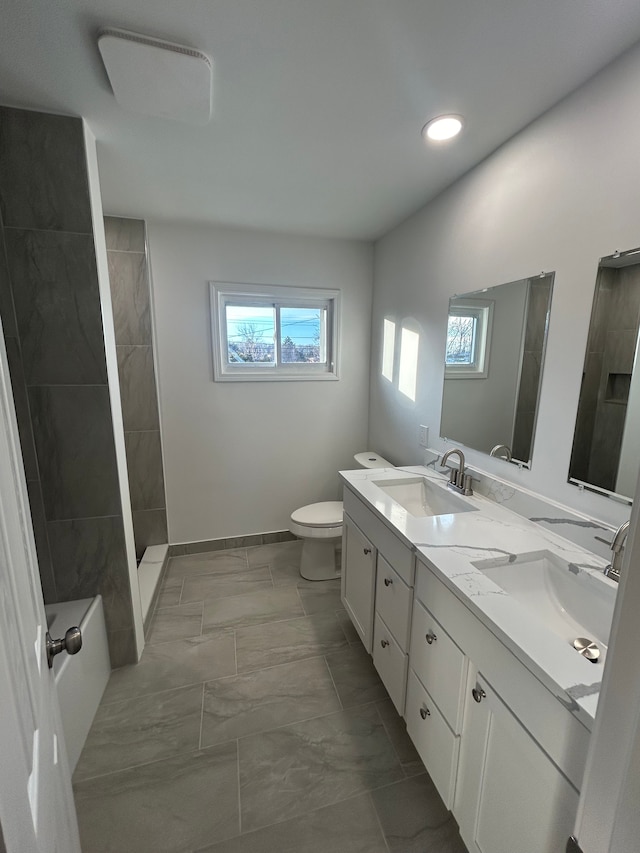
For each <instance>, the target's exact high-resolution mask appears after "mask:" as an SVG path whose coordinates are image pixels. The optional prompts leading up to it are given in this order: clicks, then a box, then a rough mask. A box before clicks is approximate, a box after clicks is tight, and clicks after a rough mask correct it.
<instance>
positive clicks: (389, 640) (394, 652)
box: [373, 613, 409, 716]
mask: <svg viewBox="0 0 640 853" xmlns="http://www.w3.org/2000/svg"><path fill="white" fill-rule="evenodd" d="M408 660H409V658H408V656H407V655H406V654H405V653H404V652H403V650H402V649H401V648H400V646H399V645H398V643H397V642H396V640H395V638H394V636H393V634H392V633H391V631H390V630H389V629H388V628H387V626H386V625H385V624H384V622H383V621H382V619H381V618H380V616H379V615H378V614H377V613H376V621H375V628H374V632H373V662H374V664H375V667H376V669H377V670H378V674H379V675H380V678H381V679H382V683H383V684H384V686H385V687H386V688H387V693H388V694H389V696H390V697H391V701H392V702H393V704H394V705H395V706H396V710H397V712H398V713H399V714H400V716H402V715H403V714H404V698H405V691H406V687H407V664H408Z"/></svg>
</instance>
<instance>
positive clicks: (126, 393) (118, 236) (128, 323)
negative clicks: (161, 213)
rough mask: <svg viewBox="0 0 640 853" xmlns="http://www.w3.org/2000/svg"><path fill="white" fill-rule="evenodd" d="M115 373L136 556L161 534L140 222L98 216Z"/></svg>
mask: <svg viewBox="0 0 640 853" xmlns="http://www.w3.org/2000/svg"><path fill="white" fill-rule="evenodd" d="M104 225H105V234H106V238H107V257H108V260H109V281H110V283H111V297H112V301H113V319H114V325H115V334H116V352H117V354H118V372H119V375H120V396H121V398H122V419H123V422H124V438H125V446H126V452H127V468H128V470H129V491H130V493H131V509H132V511H133V530H134V536H135V542H136V556H137V558H138V559H140V558H141V557H142V555H143V554H144V550H145V548H146V547H147V546H148V545H163V544H164V543H165V542H167V541H168V539H167V511H166V501H165V494H164V473H163V467H162V443H161V440H160V419H159V415H158V395H157V391H156V378H155V370H154V364H153V338H152V334H153V333H152V324H151V297H150V288H149V273H148V264H147V256H146V240H145V226H144V222H143V221H141V220H139V219H123V218H119V217H115V216H107V217H105V220H104Z"/></svg>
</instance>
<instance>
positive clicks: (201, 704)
mask: <svg viewBox="0 0 640 853" xmlns="http://www.w3.org/2000/svg"><path fill="white" fill-rule="evenodd" d="M204 694H205V682H204V681H203V682H202V702H201V703H200V736H199V737H198V749H202V726H203V725H204Z"/></svg>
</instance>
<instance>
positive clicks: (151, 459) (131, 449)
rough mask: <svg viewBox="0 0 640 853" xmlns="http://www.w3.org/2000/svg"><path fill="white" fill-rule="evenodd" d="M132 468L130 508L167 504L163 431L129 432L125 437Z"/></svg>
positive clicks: (161, 506)
mask: <svg viewBox="0 0 640 853" xmlns="http://www.w3.org/2000/svg"><path fill="white" fill-rule="evenodd" d="M124 443H125V448H126V453H127V467H128V469H129V491H130V494H131V509H132V510H133V511H134V512H135V511H136V510H140V509H162V508H163V507H164V505H165V497H164V477H163V473H162V447H161V444H160V433H159V432H158V431H157V430H156V431H154V432H127V433H125V436H124Z"/></svg>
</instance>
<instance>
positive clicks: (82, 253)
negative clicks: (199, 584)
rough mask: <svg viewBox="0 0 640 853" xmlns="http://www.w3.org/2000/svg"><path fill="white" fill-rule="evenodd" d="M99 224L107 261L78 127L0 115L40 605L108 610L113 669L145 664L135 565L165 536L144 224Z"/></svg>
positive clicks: (0, 218)
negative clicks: (141, 651) (76, 605)
mask: <svg viewBox="0 0 640 853" xmlns="http://www.w3.org/2000/svg"><path fill="white" fill-rule="evenodd" d="M104 224H105V231H106V238H107V245H106V246H105V237H104V234H105V232H104V231H103V229H102V211H101V208H100V200H99V187H98V184H97V166H96V162H95V143H94V141H93V139H92V137H91V136H90V133H89V132H88V131H87V129H86V127H85V125H84V123H83V122H82V120H81V119H78V118H71V117H67V116H57V115H50V114H44V113H38V112H32V111H28V110H22V109H14V108H9V107H0V318H1V320H2V329H3V333H4V341H5V346H6V350H7V356H8V362H9V369H10V376H11V384H12V390H13V396H14V401H15V408H16V415H17V421H18V430H19V434H20V443H21V450H22V457H23V462H24V470H25V477H26V481H27V487H28V493H29V502H30V509H31V516H32V521H33V530H34V537H35V543H36V550H37V554H38V563H39V568H40V578H41V584H42V592H43V596H44V600H45V605H47V607H48V610H49V612H52V613H53V612H59V611H60V609H61V608H60V605H61V604H63V603H66V602H71V601H86V602H87V606H86V608H85V609H86V611H87V613H88V612H89V611H90V610H95V609H96V607H95V606H94V607H93V608H92V607H91V603H92V601H93V600H95V599H96V597H98V596H99V602H100V605H101V606H100V608H99V609H100V610H101V611H102V612H103V618H104V624H105V627H106V642H107V643H108V655H107V654H106V649H105V656H104V658H103V659H104V660H106V662H107V663H106V666H107V668H108V664H109V660H110V665H111V667H114V668H115V667H119V666H123V665H124V664H128V663H133V662H135V661H136V660H137V658H138V653H139V648H140V647H141V642H142V636H143V614H142V612H141V605H140V593H139V589H138V582H137V561H138V560H140V558H141V557H142V556H143V554H144V551H145V548H146V547H147V546H148V545H156V544H159V543H166V542H167V523H166V509H165V498H164V480H163V473H162V453H161V443H160V424H159V417H158V404H157V395H156V384H155V374H154V370H153V349H152V334H151V310H150V288H149V277H148V268H147V257H146V245H145V237H144V223H143V222H141V221H135V220H120V219H113V218H108V219H107V220H106V221H105V223H104ZM112 305H113V309H112ZM121 389H122V396H121ZM67 627H68V626H67ZM103 633H104V631H103ZM85 651H86V655H85ZM60 657H65V658H67V656H66V655H65V656H60ZM83 657H84V660H85V661H87V660H88V659H89V657H90V651H89V648H88V646H86V647H85V649H83V651H82V652H81V654H80V655H78V660H81V659H83ZM70 662H71V661H70ZM100 692H101V691H100ZM98 699H99V697H98Z"/></svg>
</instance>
